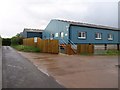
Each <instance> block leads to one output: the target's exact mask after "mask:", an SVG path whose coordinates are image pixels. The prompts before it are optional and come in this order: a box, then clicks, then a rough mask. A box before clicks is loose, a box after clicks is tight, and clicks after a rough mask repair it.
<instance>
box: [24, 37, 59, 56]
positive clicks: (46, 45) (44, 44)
mask: <svg viewBox="0 0 120 90" xmlns="http://www.w3.org/2000/svg"><path fill="white" fill-rule="evenodd" d="M23 45H26V46H35V47H38V48H40V50H41V52H43V53H53V54H58V53H59V42H58V40H42V39H40V38H37V42H36V43H35V42H34V38H27V39H24V40H23Z"/></svg>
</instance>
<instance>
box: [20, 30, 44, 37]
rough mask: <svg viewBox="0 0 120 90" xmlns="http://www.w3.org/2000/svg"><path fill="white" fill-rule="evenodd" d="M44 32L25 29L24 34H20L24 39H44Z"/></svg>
mask: <svg viewBox="0 0 120 90" xmlns="http://www.w3.org/2000/svg"><path fill="white" fill-rule="evenodd" d="M42 33H43V30H41V29H28V28H25V29H24V30H23V32H22V33H21V34H20V35H21V36H22V37H24V38H33V37H40V38H42Z"/></svg>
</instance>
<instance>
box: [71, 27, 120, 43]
mask: <svg viewBox="0 0 120 90" xmlns="http://www.w3.org/2000/svg"><path fill="white" fill-rule="evenodd" d="M80 31H83V32H87V38H86V39H78V32H80ZM96 32H100V33H102V39H101V40H96V39H95V33H96ZM109 33H111V34H113V40H111V41H110V40H108V34H109ZM70 39H71V40H72V41H73V42H74V43H76V44H78V43H94V44H105V43H107V44H116V43H119V42H118V31H115V30H114V31H113V30H105V29H104V30H103V29H97V28H88V27H80V26H71V27H70Z"/></svg>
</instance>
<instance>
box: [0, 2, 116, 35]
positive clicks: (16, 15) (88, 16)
mask: <svg viewBox="0 0 120 90" xmlns="http://www.w3.org/2000/svg"><path fill="white" fill-rule="evenodd" d="M110 2H111V3H110ZM117 2H118V0H1V3H0V13H1V14H0V35H2V37H12V36H13V35H15V34H16V33H18V32H21V31H22V30H23V29H24V28H26V27H27V28H42V29H44V28H45V27H46V25H47V24H48V23H49V21H50V20H51V19H54V18H57V19H66V20H74V21H81V22H89V23H95V24H102V25H109V26H117V15H118V14H117Z"/></svg>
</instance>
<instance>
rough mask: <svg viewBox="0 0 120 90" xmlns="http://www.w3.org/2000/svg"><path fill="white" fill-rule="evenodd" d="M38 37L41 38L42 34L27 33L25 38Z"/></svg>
mask: <svg viewBox="0 0 120 90" xmlns="http://www.w3.org/2000/svg"><path fill="white" fill-rule="evenodd" d="M32 37H40V38H42V32H27V38H32Z"/></svg>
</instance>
